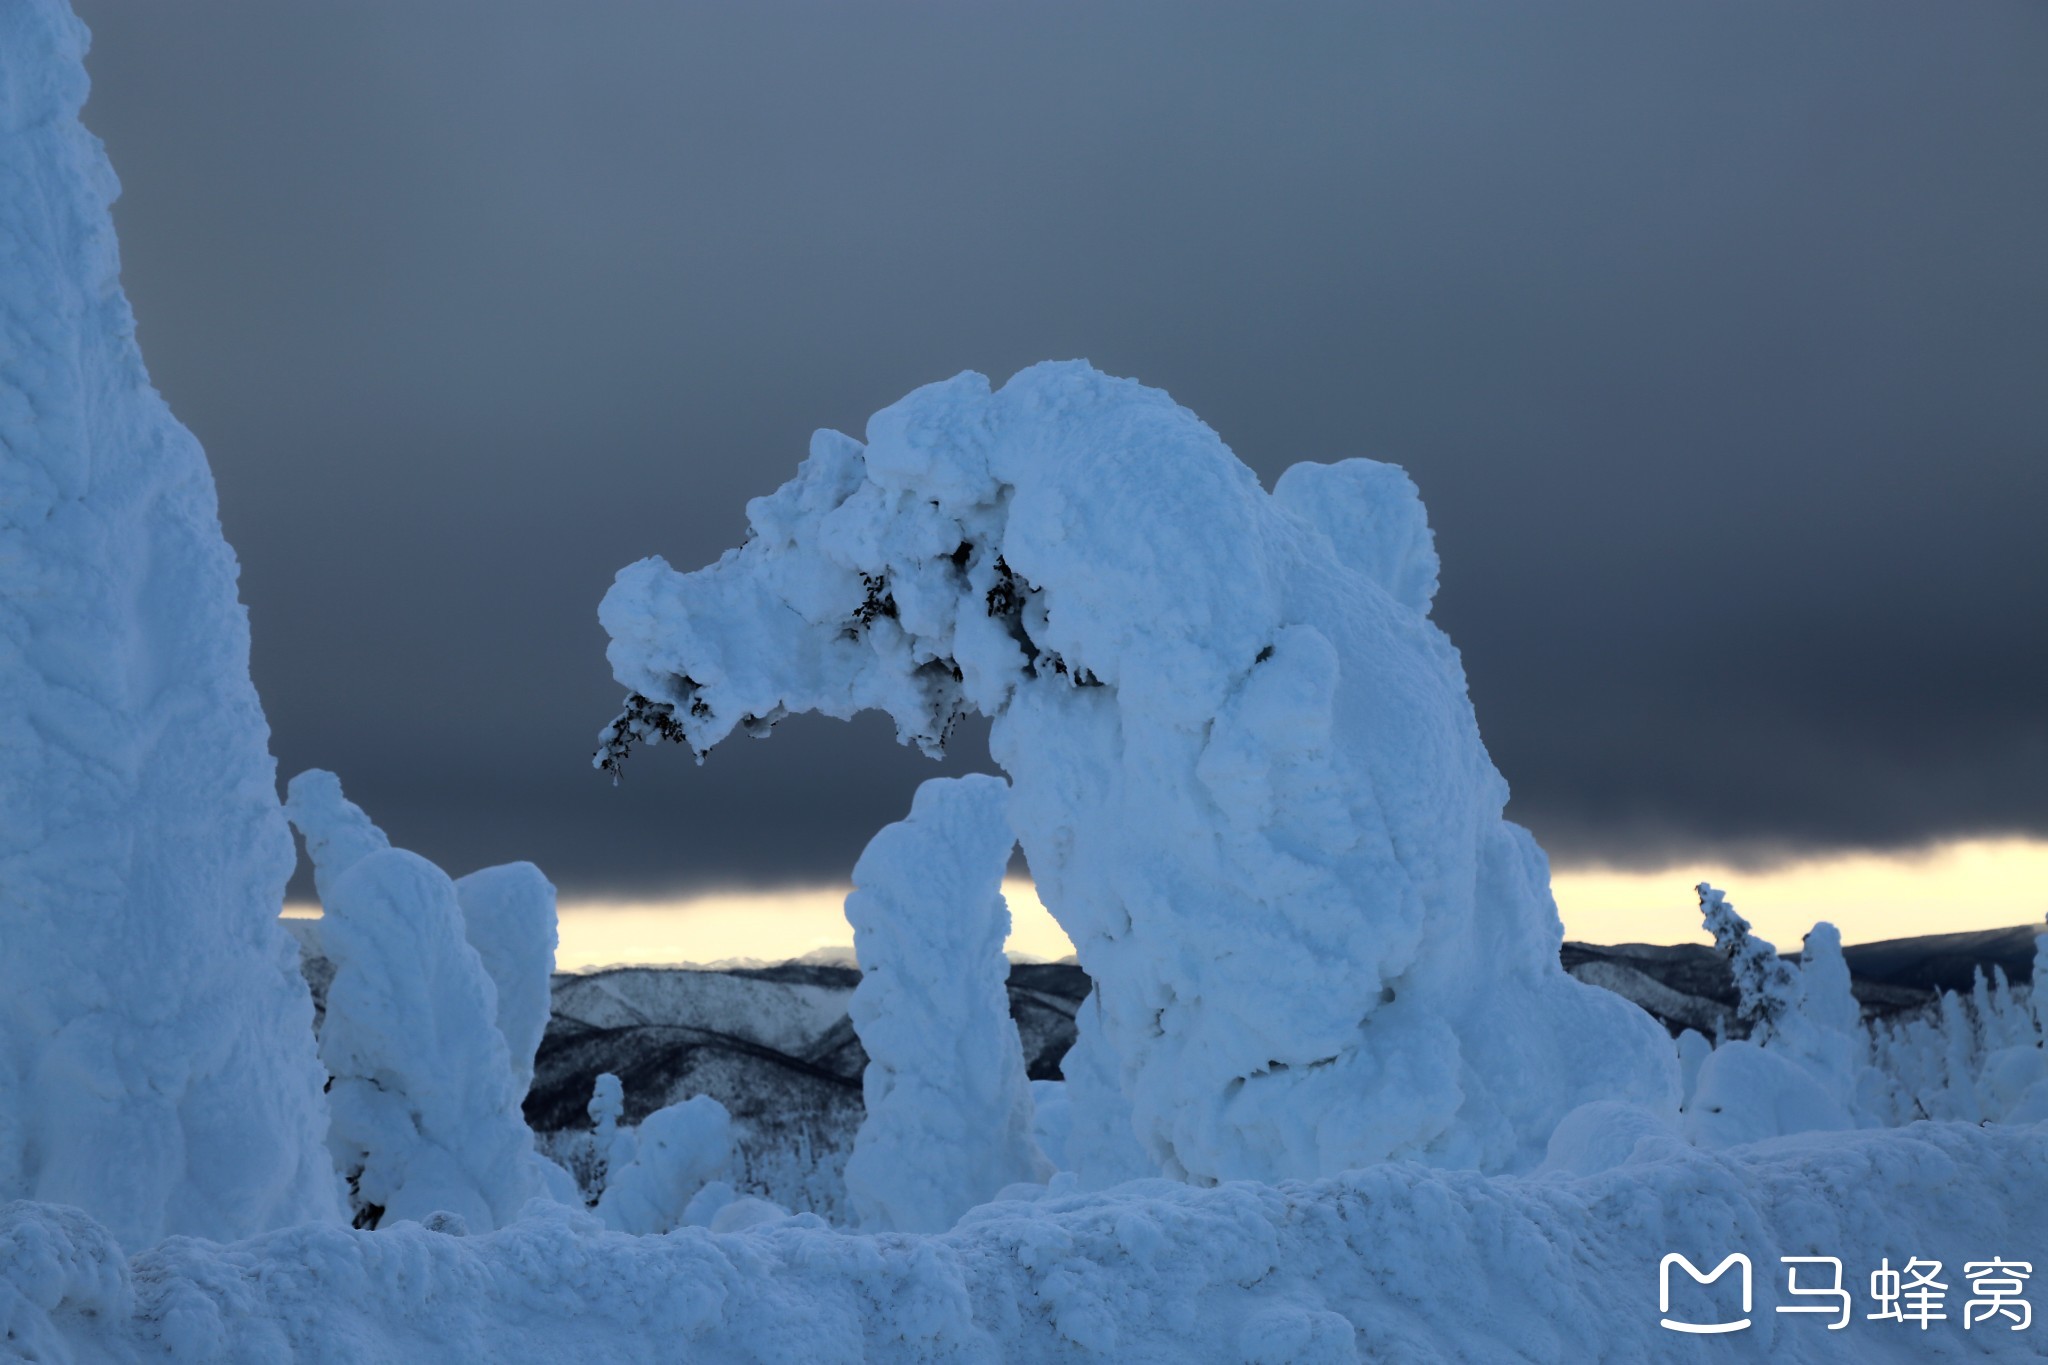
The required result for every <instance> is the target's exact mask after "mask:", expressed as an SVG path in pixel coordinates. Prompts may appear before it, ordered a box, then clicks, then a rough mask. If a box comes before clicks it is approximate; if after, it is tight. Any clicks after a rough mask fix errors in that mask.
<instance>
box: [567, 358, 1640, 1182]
mask: <svg viewBox="0 0 2048 1365" xmlns="http://www.w3.org/2000/svg"><path fill="white" fill-rule="evenodd" d="M867 435H868V440H867V443H866V444H865V445H863V444H862V443H860V442H857V441H855V440H853V439H852V438H850V437H847V436H843V435H840V434H837V433H834V432H820V433H819V434H818V435H817V436H816V437H814V438H813V440H812V443H811V450H810V458H809V459H808V460H806V461H805V462H804V464H803V465H802V467H801V468H800V469H799V470H798V472H797V475H796V477H795V478H794V479H793V480H791V481H790V482H789V483H788V484H786V485H784V486H783V487H782V488H781V489H780V490H779V491H777V492H776V493H774V494H773V495H771V496H768V497H764V498H758V499H756V500H755V501H753V502H752V503H750V504H748V508H747V513H748V518H749V522H750V525H751V535H750V538H749V540H748V541H747V543H746V544H745V545H744V546H742V547H741V548H739V549H737V550H734V551H731V552H729V553H728V554H726V555H725V557H724V558H722V559H721V560H719V562H718V563H716V564H714V565H712V566H710V567H708V568H706V569H703V570H700V571H698V572H695V573H689V574H679V573H677V572H675V571H673V570H672V569H670V568H669V567H668V565H667V564H665V563H664V562H662V561H661V560H659V559H649V560H644V561H642V562H640V563H638V564H634V565H631V566H629V567H628V568H626V569H624V570H623V571H621V573H620V574H619V576H618V581H617V582H616V584H615V585H614V586H613V587H612V589H611V591H610V592H609V593H608V594H607V595H606V597H605V599H604V603H603V605H602V607H601V609H600V617H601V620H602V622H603V624H604V626H605V629H606V630H607V631H608V632H609V633H610V635H611V638H612V643H611V647H610V659H611V663H612V669H613V672H614V674H615V675H616V676H617V678H618V679H619V681H620V682H622V683H623V684H625V686H627V687H628V688H629V689H631V693H632V695H631V697H630V698H629V701H628V706H627V710H626V712H625V713H624V714H623V715H622V716H621V717H620V718H619V720H618V721H616V722H614V724H613V726H612V728H611V729H610V730H609V731H608V732H607V735H606V741H605V747H604V749H603V750H602V751H601V752H600V762H601V763H603V764H604V765H605V766H608V767H611V768H613V769H615V770H616V768H617V767H618V765H619V764H620V763H621V762H623V760H624V758H625V755H626V753H627V752H628V751H629V750H630V748H631V746H632V745H633V743H635V742H636V741H638V740H641V739H646V738H650V737H655V736H663V737H667V738H671V739H678V740H683V741H686V742H687V743H688V744H689V745H690V746H691V747H692V749H694V750H695V751H697V752H698V753H699V754H702V753H704V752H705V751H707V750H709V749H710V748H711V747H712V746H713V745H715V744H717V743H718V742H719V741H720V740H722V739H724V738H725V737H726V736H727V735H729V734H731V733H732V732H733V731H734V730H745V731H747V732H749V733H753V734H764V733H766V731H767V729H768V728H769V727H770V726H772V725H773V724H774V722H775V721H776V720H777V719H778V718H780V717H782V716H784V715H786V714H789V713H791V712H797V711H819V712H823V713H825V714H828V715H833V716H842V717H843V716H850V715H852V714H854V713H856V712H858V711H861V710H867V709H879V710H882V711H886V712H888V713H889V714H890V715H891V716H892V717H893V718H894V719H895V722H896V725H897V729H898V733H899V735H900V737H901V738H902V739H904V740H905V741H907V742H910V743H915V744H917V745H919V746H921V747H923V748H924V749H926V750H927V751H931V752H936V751H938V750H939V749H940V748H941V747H942V746H943V745H944V743H945V741H946V737H947V734H948V732H949V730H950V728H951V726H952V725H953V723H954V721H955V720H956V719H957V718H958V717H959V716H960V715H961V714H963V713H964V712H966V711H968V710H970V709H971V710H977V711H980V712H982V713H984V714H986V715H989V716H992V717H993V718H994V726H993V731H992V736H991V740H990V747H991V750H992V752H993V754H994V756H995V758H996V760H997V762H998V763H1000V764H1001V765H1002V767H1003V769H1004V770H1005V771H1006V772H1007V773H1008V774H1009V777H1010V780H1011V782H1012V784H1013V788H1014V795H1013V797H1012V801H1011V806H1010V818H1011V822H1012V824H1013V825H1014V827H1015V828H1016V830H1017V833H1018V835H1019V837H1020V839H1021V842H1022V843H1023V846H1024V851H1025V853H1026V855H1027V857H1028V858H1029V859H1030V863H1031V868H1032V871H1033V874H1034V875H1035V877H1036V878H1037V882H1038V887H1039V891H1040V894H1041V895H1042V896H1043V898H1044V900H1045V902H1046V905H1047V907H1048V908H1049V909H1050V910H1051V911H1052V912H1053V914H1054V915H1055V916H1056V917H1057V918H1058V920H1059V922H1060V924H1061V926H1062V927H1063V928H1064V929H1065V930H1066V931H1067V933H1068V934H1069V935H1070V936H1071V937H1072V939H1073V941H1074V944H1075V947H1076V949H1077V951H1078V953H1079V955H1080V960H1081V964H1082V965H1083V966H1084V967H1086V968H1087V970H1088V972H1089V974H1090V976H1091V977H1093V978H1094V980H1095V982H1096V983H1097V984H1096V998H1095V1001H1094V1002H1092V1005H1091V1007H1092V1008H1095V1009H1097V1010H1098V1011H1099V1016H1100V1023H1101V1028H1100V1038H1099V1040H1098V1041H1099V1042H1100V1043H1101V1044H1102V1046H1103V1047H1104V1048H1105V1050H1106V1051H1107V1052H1108V1053H1109V1054H1112V1055H1113V1057H1114V1060H1115V1066H1116V1074H1117V1076H1118V1079H1119V1082H1120V1091H1121V1095H1122V1098H1123V1101H1124V1102H1127V1103H1128V1106H1129V1111H1130V1118H1129V1122H1130V1124H1131V1125H1133V1127H1134V1131H1135V1133H1136V1136H1137V1137H1138V1139H1139V1140H1140V1141H1141V1142H1142V1144H1143V1146H1144V1148H1145V1150H1146V1151H1147V1152H1148V1153H1149V1154H1150V1157H1151V1160H1152V1161H1153V1162H1154V1163H1155V1165H1156V1167H1157V1168H1158V1169H1160V1170H1163V1171H1165V1172H1166V1173H1168V1174H1171V1175H1175V1176H1182V1177H1186V1178H1190V1179H1194V1180H1198V1181H1206V1180H1218V1179H1232V1178H1241V1177H1249V1178H1261V1179H1270V1178H1275V1177H1284V1176H1311V1175H1320V1174H1327V1173H1330V1172H1334V1171H1338V1170H1343V1169H1347V1168H1350V1167H1355V1166H1360V1165H1364V1164H1367V1163H1370V1162H1374V1161H1380V1160H1385V1159H1388V1158H1394V1157H1416V1158H1421V1159H1424V1160H1427V1161H1430V1162H1434V1163H1440V1164H1445V1165H1451V1166H1467V1167H1479V1168H1482V1169H1489V1170H1515V1169H1524V1168H1527V1167H1529V1166H1531V1165H1533V1164H1534V1163H1535V1161H1537V1160H1538V1159H1539V1158H1540V1156H1541V1154H1542V1151H1543V1148H1544V1143H1545V1141H1546V1140H1547V1139H1548V1137H1549V1135H1550V1133H1551V1131H1552V1130H1553V1129H1554V1128H1555V1127H1556V1125H1557V1123H1558V1120H1559V1119H1561V1118H1562V1117H1563V1116H1564V1114H1566V1113H1567V1112H1569V1111H1570V1110H1571V1109H1572V1108H1574V1107H1575V1106H1577V1105H1578V1104H1581V1103H1584V1102H1586V1101H1589V1100H1593V1099H1596V1098H1597V1099H1615V1100H1623V1101H1628V1102H1633V1103H1636V1104H1639V1105H1642V1106H1644V1107H1646V1108H1648V1109H1650V1110H1653V1111H1655V1112H1658V1113H1660V1114H1670V1113H1675V1111H1676V1106H1677V1102H1678V1079H1677V1067H1676V1063H1675V1060H1674V1058H1673V1056H1672V1051H1671V1047H1670V1045H1669V1042H1668V1040H1666V1039H1665V1038H1663V1037H1662V1036H1661V1034H1660V1032H1659V1031H1658V1030H1657V1029H1656V1028H1655V1026H1654V1025H1652V1024H1651V1023H1650V1022H1649V1021H1648V1020H1647V1019H1645V1018H1644V1017H1643V1016H1642V1014H1641V1013H1640V1012H1639V1011H1637V1010H1634V1009H1631V1008H1629V1007H1628V1006H1627V1005H1625V1004H1624V1003H1622V1002H1620V1001H1618V1000H1615V999H1613V998H1612V997H1611V996H1608V995H1606V994H1604V993H1602V992H1599V991H1596V990H1593V989H1591V988H1588V987H1585V986H1582V985H1580V984H1579V983H1577V982H1575V981H1573V980H1571V979H1570V978H1568V977H1567V976H1566V975H1565V974H1564V972H1563V970H1562V969H1561V968H1560V966H1559V965H1558V958H1557V950H1558V944H1559V942H1560V940H1561V938H1562V932H1563V931H1562V928H1561V926H1560V924H1559V922H1558V918H1557V914H1556V910H1555V908H1554V906H1553V904H1552V902H1551V899H1550V894H1549V889H1548V869H1547V865H1546V863H1545V860H1544V858H1543V855H1542V853H1541V851H1540V850H1539V849H1538V848H1537V847H1536V844H1535V841H1534V840H1533V839H1531V838H1530V836H1529V835H1528V833H1527V832H1526V831H1524V830H1522V829H1520V828H1518V827H1517V826H1514V825H1512V824H1509V823H1507V822H1505V821H1504V820H1502V818H1501V810H1502V807H1503V805H1504V803H1505V801H1506V799H1507V786H1506V784H1505V783H1504V782H1503V781H1502V780H1501V777H1500V775H1499V774H1498V773H1497V772H1496V771H1495V770H1494V768H1493V765H1492V763H1491V762H1489V761H1488V759H1487V756H1486V751H1485V748H1484V747H1483V746H1482V745H1481V743H1480V739H1479V730H1478V726H1477V723H1476V722H1475V720H1474V717H1473V714H1472V708H1471V705H1470V703H1469V701H1468V700H1467V697H1466V690H1465V679H1464V674H1463V670H1462V669H1461V668H1460V666H1459V662H1458V657H1457V654H1456V652H1455V651H1454V650H1453V649H1452V648H1451V645H1450V642H1449V641H1448V640H1447V639H1445V637H1444V636H1443V634H1442V632H1441V631H1439V630H1438V629H1437V628H1436V627H1435V625H1433V624H1432V623H1431V622H1430V620H1429V616H1428V612H1429V606H1430V600H1431V597H1432V596H1433V594H1434V591H1435V586H1436V578H1437V564H1436V556H1435V551H1434V549H1433V546H1432V542H1431V537H1430V532H1429V528H1428V524H1427V521H1426V519H1425V517H1424V513H1423V508H1422V504H1421V502H1420V501H1419V500H1418V498H1417V497H1416V494H1415V489H1414V486H1413V484H1411V483H1410V482H1409V480H1408V478H1407V476H1406V475H1405V474H1403V473H1402V472H1401V471H1400V470H1399V469H1397V468H1394V467H1393V466H1390V465H1384V464H1377V463H1374V462H1372V461H1370V460H1347V461H1344V462H1342V463H1339V464H1335V465H1315V464H1303V465H1297V466H1295V467H1294V468H1292V469H1290V470H1289V471H1287V473H1286V474H1284V475H1283V476H1282V477H1281V479H1280V480H1279V482H1278V484H1277V485H1276V486H1275V487H1274V489H1273V491H1272V492H1271V493H1268V492H1266V491H1265V490H1264V489H1262V488H1261V487H1260V486H1259V483H1258V481H1257V479H1256V478H1255V477H1254V476H1253V474H1252V472H1251V471H1250V470H1249V469H1247V468H1246V467H1245V466H1244V465H1243V464H1241V463H1239V462H1238V460H1237V459H1236V458H1235V457H1234V456H1233V455H1232V454H1231V452H1230V451H1229V449H1228V448H1226V447H1225V446H1224V444H1223V442H1222V441H1221V440H1220V439H1218V437H1217V436H1216V434H1215V433H1214V432H1213V431H1211V430H1210V429H1209V428H1208V427H1206V426H1204V425H1203V424H1202V423H1201V422H1200V421H1199V420H1197V419H1196V418H1195V416H1194V415H1193V414H1191V413H1189V412H1187V411H1186V410H1185V409H1183V408H1180V407H1178V406H1176V405H1175V404H1174V403H1173V402H1172V400H1171V399H1169V398H1168V397H1167V396H1166V395H1165V394H1163V393H1160V392H1158V391H1156V390H1153V389H1147V388H1144V387H1142V386H1140V385H1138V384H1136V383H1133V382H1131V381H1128V380H1118V379H1111V378H1109V377H1107V376H1104V375H1101V374H1098V373H1097V372H1095V371H1094V370H1092V369H1090V368H1089V367H1088V366H1086V365H1085V364H1080V363H1072V364H1047V365H1040V366H1036V367H1034V368H1031V369H1028V370H1025V371H1023V372H1022V373H1020V374H1019V375H1017V376H1016V377H1015V378H1013V379H1012V380H1011V381H1010V382H1009V383H1008V384H1006V385H1005V386H1004V387H1003V388H1002V389H1000V390H998V391H993V392H992V391H991V390H990V387H989V384H988V381H987V380H985V379H984V378H982V377H981V376H980V375H977V374H963V375H960V376H958V377H956V378H954V379H951V380H948V381H946V382H944V383H940V384H934V385H931V386H928V387H926V388H923V389H919V390H917V391H916V392H915V393H913V394H911V395H910V396H909V397H907V398H905V399H903V400H902V401H901V402H899V403H897V404H895V405H894V406H892V407H890V408H886V409H884V410H883V411H882V412H880V413H877V414H876V415H875V417H874V418H873V419H871V421H870V422H869V424H868V432H867ZM1481 958H1485V959H1486V960H1488V961H1490V962H1491V963H1492V964H1494V971H1492V972H1491V973H1488V974H1485V975H1479V974H1474V973H1472V972H1471V971H1470V970H1469V964H1470V963H1472V962H1473V961H1475V960H1479V959H1481ZM1071 1098H1072V1100H1073V1102H1074V1105H1075V1107H1076V1113H1075V1123H1076V1126H1077V1128H1085V1127H1086V1126H1087V1125H1088V1124H1089V1123H1090V1122H1091V1121H1093V1122H1098V1123H1099V1122H1102V1121H1103V1116H1102V1115H1101V1114H1100V1113H1099V1112H1098V1113H1096V1114H1095V1115H1094V1116H1093V1117H1092V1119H1091V1115H1090V1113H1088V1112H1087V1111H1086V1108H1085V1106H1086V1105H1087V1104H1088V1094H1087V1092H1086V1091H1082V1090H1076V1091H1075V1092H1074V1093H1073V1095H1072V1097H1071ZM1110 1121H1113V1122H1116V1123H1122V1122H1124V1120H1123V1118H1122V1116H1121V1114H1113V1115H1112V1116H1110Z"/></svg>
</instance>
